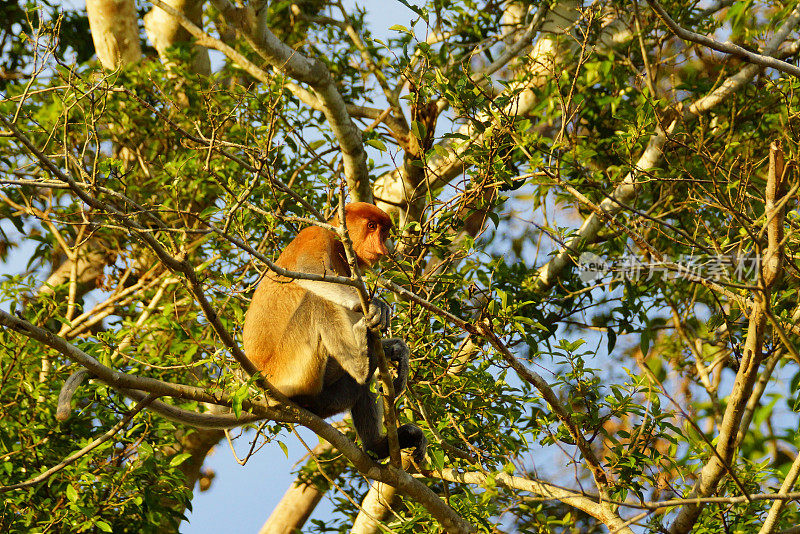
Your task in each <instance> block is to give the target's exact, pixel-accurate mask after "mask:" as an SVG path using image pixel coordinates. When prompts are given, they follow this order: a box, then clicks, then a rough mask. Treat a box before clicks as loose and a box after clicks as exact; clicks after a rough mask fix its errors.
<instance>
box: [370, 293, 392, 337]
mask: <svg viewBox="0 0 800 534" xmlns="http://www.w3.org/2000/svg"><path fill="white" fill-rule="evenodd" d="M389 312H390V310H389V305H388V304H386V303H385V302H384V301H382V300H381V299H379V298H374V299H372V300H371V301H370V303H369V311H367V315H366V319H367V326H368V327H369V328H377V329H378V330H380V331H382V332H384V331H386V329H387V328H389V319H390V318H391V315H390V313H389Z"/></svg>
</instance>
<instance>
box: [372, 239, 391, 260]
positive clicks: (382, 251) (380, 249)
mask: <svg viewBox="0 0 800 534" xmlns="http://www.w3.org/2000/svg"><path fill="white" fill-rule="evenodd" d="M391 246H392V244H391V243H390V242H389V240H388V239H387V240H386V241H378V246H377V247H375V248H376V250H375V252H377V253H378V258H382V257H383V256H386V255H387V254H389V248H391Z"/></svg>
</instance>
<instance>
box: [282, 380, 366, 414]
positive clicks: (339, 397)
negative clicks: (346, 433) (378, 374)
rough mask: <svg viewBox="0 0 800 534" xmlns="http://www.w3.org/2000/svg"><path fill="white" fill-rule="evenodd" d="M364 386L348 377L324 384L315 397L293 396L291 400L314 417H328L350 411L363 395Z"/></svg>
mask: <svg viewBox="0 0 800 534" xmlns="http://www.w3.org/2000/svg"><path fill="white" fill-rule="evenodd" d="M365 389H366V386H364V385H362V384H359V383H358V382H356V381H355V379H353V377H351V376H350V375H343V376H342V377H341V378H339V379H337V380H336V381H334V382H332V383H330V384H326V385H325V386H324V387H323V388H322V391H320V392H319V393H318V394H317V395H295V396H294V397H292V400H293V401H294V402H296V403H297V404H299V405H300V406H302V407H303V408H305V409H307V410H308V411H310V412H313V413H314V414H315V415H318V416H320V417H322V418H323V419H324V418H326V417H330V416H332V415H336V414H337V413H342V412H344V411H347V410H349V409H350V407H351V406H353V405H354V404H355V403H356V402H357V401H358V399H359V398H360V397H361V396H362V395H363V394H364V390H365Z"/></svg>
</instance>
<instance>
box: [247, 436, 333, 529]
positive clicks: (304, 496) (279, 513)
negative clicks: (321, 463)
mask: <svg viewBox="0 0 800 534" xmlns="http://www.w3.org/2000/svg"><path fill="white" fill-rule="evenodd" d="M330 450H331V444H330V443H328V442H327V441H322V442H320V443H319V445H317V446H316V447H314V448H313V449H312V450H311V455H312V456H313V458H312V459H311V460H310V461H312V462H315V461H316V460H315V459H316V458H318V457H319V456H321V455H323V454H325V453H327V452H329V451H330ZM337 475H338V473H328V476H329V477H335V476H337ZM323 495H325V492H324V491H322V490H320V489H319V488H317V486H315V485H314V484H307V483H305V482H303V481H301V480H300V479H299V478H297V479H295V481H294V482H293V483H292V485H291V486H289V489H288V490H286V493H284V494H283V497H282V498H281V500H280V502H279V503H278V505H277V506H275V508H274V509H273V510H272V513H271V514H270V516H269V518H268V519H267V521H266V523H264V525H263V526H262V527H261V529H260V530H259V531H258V534H292V533H294V532H299V531H300V529H301V528H303V525H304V524H305V522H306V521H307V520H308V518H309V517H310V516H311V513H312V512H313V511H314V508H316V507H317V504H319V501H321V500H322V496H323Z"/></svg>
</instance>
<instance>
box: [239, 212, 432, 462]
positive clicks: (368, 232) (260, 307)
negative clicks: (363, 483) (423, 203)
mask: <svg viewBox="0 0 800 534" xmlns="http://www.w3.org/2000/svg"><path fill="white" fill-rule="evenodd" d="M345 217H346V222H347V230H348V233H349V235H350V238H351V239H352V241H353V249H354V251H355V254H356V256H357V259H358V263H359V267H360V268H371V267H373V266H374V265H375V263H376V262H377V261H378V260H379V259H380V258H381V257H382V256H384V255H386V253H387V246H386V241H387V239H388V237H389V231H390V230H391V228H392V222H391V220H390V219H389V216H388V215H387V214H386V213H385V212H383V211H382V210H380V209H378V208H377V207H375V206H373V205H372V204H367V203H364V202H356V203H353V204H348V205H347V206H345ZM330 224H332V225H334V226H338V225H339V221H338V217H334V218H333V219H332V220H331V221H330ZM276 263H277V265H278V266H280V267H283V268H284V269H288V270H290V271H296V272H303V273H311V274H319V275H325V274H328V275H338V276H350V274H351V273H350V267H349V266H348V264H347V258H346V256H345V250H344V245H343V244H342V242H341V241H340V240H339V239H338V237H337V235H336V233H335V232H332V231H331V230H328V229H324V228H320V227H318V226H310V227H308V228H305V229H303V230H302V231H301V232H300V233H299V234H298V235H297V237H295V238H294V240H293V241H292V242H291V243H289V245H288V246H287V247H286V248H285V249H284V250H283V252H282V253H281V255H280V257H279V258H278V261H277V262H276ZM388 324H389V308H388V306H387V305H386V303H384V302H383V301H381V300H378V299H373V300H372V301H371V302H370V306H369V311H368V313H367V315H366V317H365V316H364V314H363V313H362V309H361V302H360V300H359V297H358V292H357V291H356V290H355V288H353V287H351V286H346V285H342V284H335V283H331V282H320V281H309V280H300V279H294V280H293V279H289V278H285V277H281V276H276V275H275V274H274V273H267V274H266V275H265V276H264V279H263V280H262V281H261V283H260V284H259V286H258V289H256V292H255V294H254V295H253V300H252V302H251V303H250V308H249V309H248V310H247V316H246V318H245V322H244V352H245V355H246V356H247V357H248V358H249V359H250V361H251V362H253V364H254V365H255V366H256V367H257V368H258V369H259V370H260V371H261V372H262V374H263V375H264V376H265V377H266V378H267V379H268V380H269V381H270V382H271V383H272V384H273V385H274V386H275V387H276V388H278V390H279V391H280V392H281V393H283V394H284V395H286V396H287V397H289V398H291V399H292V400H293V401H294V402H296V403H297V404H299V405H300V406H302V407H304V408H306V409H308V410H309V411H311V412H313V413H315V414H316V415H318V416H320V417H330V416H332V415H334V414H337V413H340V412H343V411H346V410H350V413H351V415H352V417H353V423H354V425H355V428H356V432H358V435H359V437H360V438H361V441H362V443H363V444H364V448H365V449H366V450H367V451H369V452H370V453H372V454H373V455H375V456H376V457H378V458H386V457H387V456H388V455H389V446H388V442H387V438H386V436H385V435H384V434H383V432H382V428H381V427H382V425H383V423H382V420H383V414H382V410H381V407H380V405H379V404H378V402H377V400H378V399H377V396H376V395H375V393H373V392H372V391H371V390H370V383H371V381H372V376H373V375H374V374H375V369H376V367H377V361H376V358H375V356H374V355H373V354H372V351H371V350H370V340H369V335H370V333H369V328H371V327H375V326H379V327H380V328H381V329H382V330H383V329H385V328H386V327H388ZM382 344H383V350H384V353H385V354H386V357H387V358H388V359H389V360H390V361H393V362H395V363H396V366H397V377H396V378H395V379H394V382H393V384H394V390H395V393H396V394H400V393H401V392H402V391H403V389H405V386H406V379H407V377H408V356H409V350H408V345H406V343H405V342H404V341H403V340H402V339H400V338H391V339H384V340H382ZM397 435H398V439H399V442H400V447H401V448H407V447H414V448H415V452H414V457H415V459H416V460H417V461H421V460H422V459H423V458H424V456H425V447H426V446H427V440H426V439H425V436H424V434H423V433H422V430H420V429H419V427H417V426H415V425H411V424H406V425H403V426H401V427H400V428H398V430H397Z"/></svg>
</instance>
